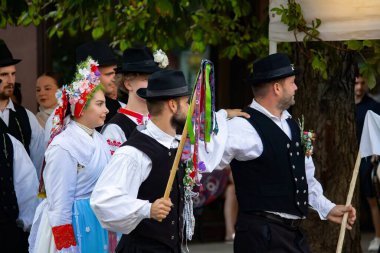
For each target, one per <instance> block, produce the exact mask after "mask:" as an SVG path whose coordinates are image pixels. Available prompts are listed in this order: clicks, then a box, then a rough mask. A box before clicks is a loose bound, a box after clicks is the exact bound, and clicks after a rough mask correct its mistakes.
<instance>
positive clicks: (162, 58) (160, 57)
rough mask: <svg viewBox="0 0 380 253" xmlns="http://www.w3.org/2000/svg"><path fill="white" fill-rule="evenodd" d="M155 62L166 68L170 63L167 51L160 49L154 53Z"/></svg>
mask: <svg viewBox="0 0 380 253" xmlns="http://www.w3.org/2000/svg"><path fill="white" fill-rule="evenodd" d="M153 58H154V62H156V63H157V64H158V67H160V68H162V69H164V68H166V67H167V66H168V65H169V59H168V57H167V56H166V54H165V52H164V51H162V50H161V49H158V50H157V51H155V52H154V53H153Z"/></svg>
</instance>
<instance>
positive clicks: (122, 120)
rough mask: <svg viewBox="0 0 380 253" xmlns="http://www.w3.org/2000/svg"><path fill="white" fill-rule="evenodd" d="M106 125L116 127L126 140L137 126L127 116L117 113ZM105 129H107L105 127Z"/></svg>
mask: <svg viewBox="0 0 380 253" xmlns="http://www.w3.org/2000/svg"><path fill="white" fill-rule="evenodd" d="M108 124H116V125H118V126H119V127H120V128H121V130H122V131H123V132H124V135H125V138H127V140H128V138H129V136H130V135H131V134H132V132H133V130H135V128H136V126H137V124H136V123H135V122H134V121H133V120H131V119H130V118H129V117H128V116H127V115H124V114H123V113H119V112H118V113H116V114H115V116H113V117H112V119H111V120H110V121H108ZM105 127H107V125H106V126H105Z"/></svg>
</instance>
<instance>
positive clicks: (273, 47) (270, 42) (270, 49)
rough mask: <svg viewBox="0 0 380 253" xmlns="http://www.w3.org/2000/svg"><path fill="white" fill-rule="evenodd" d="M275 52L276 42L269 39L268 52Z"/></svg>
mask: <svg viewBox="0 0 380 253" xmlns="http://www.w3.org/2000/svg"><path fill="white" fill-rule="evenodd" d="M275 53H277V42H275V41H271V40H270V41H269V54H275Z"/></svg>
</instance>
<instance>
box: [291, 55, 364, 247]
mask: <svg viewBox="0 0 380 253" xmlns="http://www.w3.org/2000/svg"><path fill="white" fill-rule="evenodd" d="M326 55H328V54H326ZM338 56H339V57H338V58H335V59H331V58H330V59H329V60H328V61H329V62H330V63H331V66H330V65H328V66H329V67H328V68H329V70H328V76H329V77H328V80H323V79H322V78H321V77H320V76H319V75H316V74H315V71H313V70H312V68H311V64H310V63H308V61H307V59H306V57H304V55H303V54H301V53H298V54H296V59H297V60H296V65H297V66H302V68H303V71H302V72H303V73H302V74H301V75H300V78H299V79H298V80H296V82H297V85H298V91H297V93H296V105H295V106H294V108H292V114H293V117H294V118H295V119H297V118H301V116H302V115H304V119H305V121H304V122H305V128H304V130H306V131H307V130H309V129H312V130H314V131H315V133H316V135H317V139H316V141H315V143H314V155H313V156H312V157H313V161H314V164H315V168H316V171H315V177H316V178H317V179H318V180H319V182H320V183H321V184H322V187H323V188H324V195H325V196H326V197H327V198H328V199H330V200H331V201H332V202H334V203H336V204H345V203H346V198H347V193H348V188H349V184H350V182H351V178H352V172H353V168H354V163H355V159H356V156H357V152H358V142H357V139H356V135H355V104H354V88H353V87H354V70H353V66H354V59H353V55H352V54H350V53H348V52H340V53H338ZM329 57H330V56H329ZM334 66H336V67H334ZM358 181H359V180H358ZM358 181H357V182H358ZM358 190H359V188H358V183H357V186H356V188H355V193H354V198H353V203H352V204H353V206H355V207H356V208H357V211H358V207H359V197H358V196H359V194H358ZM357 215H359V213H357ZM302 227H303V229H304V230H306V234H307V237H308V242H309V245H310V248H311V252H321V253H322V252H323V253H329V252H336V246H337V242H338V236H339V229H340V225H338V224H335V223H332V222H328V221H321V220H320V218H319V216H318V214H317V213H316V212H315V211H312V210H311V209H310V213H309V215H308V218H307V219H306V221H305V222H304V223H303V225H302ZM342 252H362V251H361V246H360V227H359V219H357V222H356V224H355V226H354V227H353V230H352V231H348V230H347V231H346V236H345V240H344V246H343V251H342Z"/></svg>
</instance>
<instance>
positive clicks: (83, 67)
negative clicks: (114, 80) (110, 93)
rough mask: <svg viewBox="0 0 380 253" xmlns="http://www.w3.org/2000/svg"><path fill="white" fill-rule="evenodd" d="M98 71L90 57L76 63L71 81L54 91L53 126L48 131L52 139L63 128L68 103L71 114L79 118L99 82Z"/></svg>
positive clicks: (96, 65)
mask: <svg viewBox="0 0 380 253" xmlns="http://www.w3.org/2000/svg"><path fill="white" fill-rule="evenodd" d="M99 77H100V72H99V70H98V63H97V62H96V61H94V60H93V59H92V58H91V57H88V58H87V60H86V61H83V62H81V63H79V64H78V65H77V72H76V73H75V78H74V80H73V82H72V83H71V84H69V85H64V86H63V87H62V89H61V90H59V91H58V92H57V93H56V97H57V101H58V108H57V109H56V110H55V112H54V117H53V128H52V129H51V132H50V136H51V137H50V139H51V140H52V139H53V138H54V136H56V135H57V134H58V133H59V132H60V131H61V130H62V128H63V125H64V123H63V121H64V118H65V114H66V111H67V107H68V104H70V109H71V115H72V116H74V117H75V118H79V117H80V114H81V112H82V111H83V109H84V108H85V107H86V106H87V105H88V103H87V102H88V100H90V99H91V98H92V96H93V94H94V92H95V90H97V89H98V88H100V87H101V86H100V85H99V84H100V79H99Z"/></svg>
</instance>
